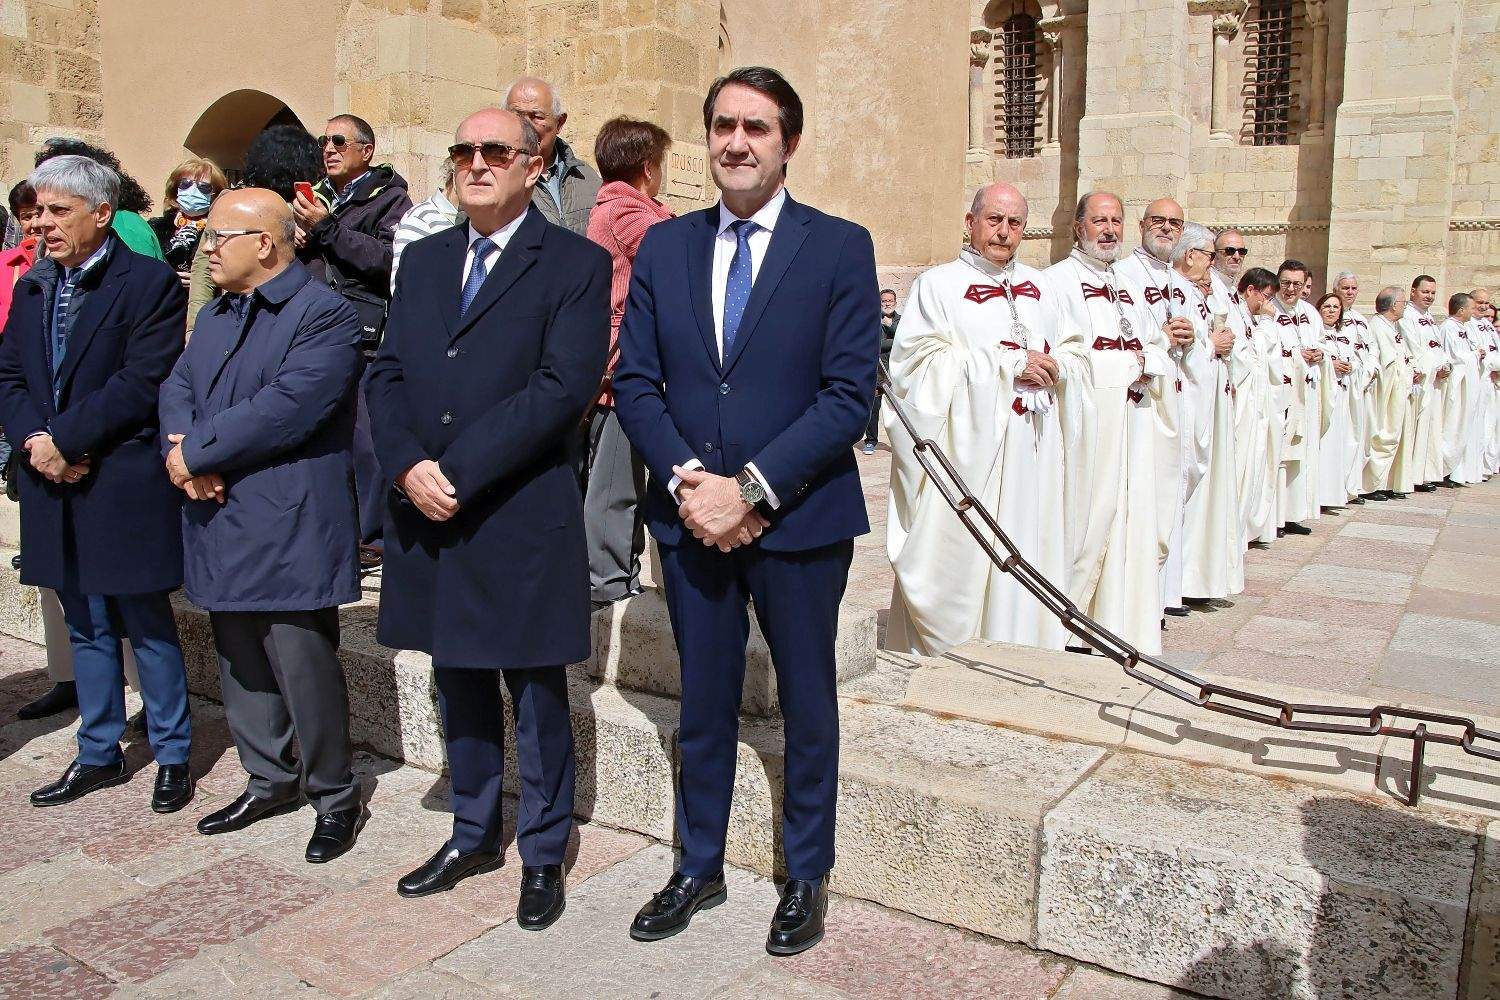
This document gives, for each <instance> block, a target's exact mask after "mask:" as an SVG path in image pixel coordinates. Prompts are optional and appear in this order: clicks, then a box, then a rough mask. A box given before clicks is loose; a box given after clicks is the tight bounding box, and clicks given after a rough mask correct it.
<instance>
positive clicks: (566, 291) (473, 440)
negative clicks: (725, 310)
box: [366, 209, 610, 669]
mask: <svg viewBox="0 0 1500 1000" xmlns="http://www.w3.org/2000/svg"><path fill="white" fill-rule="evenodd" d="M468 243H469V228H468V226H459V227H456V228H454V229H450V230H447V231H446V232H442V233H437V234H435V235H433V236H429V237H427V238H425V239H422V240H418V241H417V242H415V243H413V244H412V245H411V246H410V247H408V248H407V250H406V252H405V254H404V255H403V256H402V258H401V270H400V272H399V273H398V275H397V280H396V290H395V295H394V297H393V298H392V300H391V308H390V319H389V321H388V323H387V324H386V333H385V340H384V342H383V343H382V345H381V348H380V352H379V354H378V355H377V357H376V359H375V361H374V362H373V363H372V364H371V366H370V371H369V375H368V382H367V388H366V392H367V397H366V398H367V400H368V403H369V408H370V418H371V425H372V431H373V434H374V439H375V451H376V454H377V455H378V457H379V459H380V465H381V469H382V471H383V473H384V475H385V476H386V478H387V480H388V481H393V480H394V479H395V478H396V477H398V476H400V475H401V474H402V473H404V472H405V471H406V470H407V469H409V468H411V467H412V466H413V465H415V464H416V463H417V462H419V461H421V460H423V459H428V458H430V459H434V460H436V461H437V463H438V465H439V467H440V468H441V469H442V470H443V473H444V474H445V475H446V476H447V477H448V479H449V480H450V481H451V482H452V483H453V485H454V487H455V488H456V490H457V494H458V501H459V503H460V510H459V512H458V514H457V515H455V516H454V517H453V518H452V519H451V520H449V521H446V522H443V523H435V522H433V521H429V520H428V519H427V518H426V517H424V516H423V515H422V513H421V512H420V511H419V510H417V508H416V507H415V506H414V505H412V503H411V502H410V501H409V500H407V499H406V498H405V497H404V496H402V495H401V493H400V491H399V490H395V489H391V490H389V491H388V497H389V516H388V518H387V521H386V530H385V568H384V571H383V579H382V582H381V600H380V625H379V638H380V641H381V642H382V643H384V644H385V645H387V646H394V647H396V648H398V649H419V650H423V651H426V652H428V653H431V654H432V660H433V663H434V665H436V666H439V667H476V668H488V669H496V668H507V667H539V666H559V665H564V664H568V663H574V662H577V661H579V660H582V659H584V658H586V657H587V656H588V654H589V649H590V639H589V613H590V606H589V582H588V556H587V549H586V546H585V542H584V532H583V502H582V498H581V496H580V493H579V488H578V480H577V477H576V476H575V474H574V472H573V469H572V466H571V462H570V457H569V456H570V447H569V440H570V439H571V438H572V437H573V436H574V434H575V433H576V431H577V428H578V424H579V420H580V419H581V418H582V416H583V414H584V412H585V410H586V409H587V408H588V406H589V404H590V402H591V401H592V399H593V398H594V397H595V396H596V395H597V394H598V389H599V379H600V377H601V376H602V375H603V373H604V362H605V357H606V355H607V353H608V350H609V316H610V309H609V284H610V259H609V255H608V254H607V253H606V252H605V251H604V250H603V249H601V248H600V247H598V246H596V245H595V244H593V243H591V242H589V241H588V240H586V239H584V238H583V237H581V236H577V235H575V234H573V233H571V232H569V231H567V230H565V229H562V228H560V227H558V226H554V225H552V224H551V223H548V222H547V221H546V220H545V219H544V218H543V217H542V215H541V213H540V212H538V211H536V210H535V209H528V211H527V214H526V217H525V218H524V220H523V221H522V222H521V224H520V225H519V227H518V228H517V229H516V231H515V232H514V234H513V235H512V236H511V238H510V240H509V242H508V243H507V244H506V246H505V249H504V251H503V252H502V253H501V254H500V257H499V259H498V260H496V262H495V264H494V266H493V267H492V269H491V270H490V272H489V276H488V277H487V278H486V279H485V282H484V285H483V286H482V287H481V289H480V291H479V293H478V296H477V297H476V298H475V300H474V302H473V304H472V305H471V306H470V307H469V310H468V312H467V313H466V314H465V315H464V316H463V318H462V319H460V318H459V299H460V290H461V288H462V285H463V280H464V264H465V256H466V254H467V252H468Z"/></svg>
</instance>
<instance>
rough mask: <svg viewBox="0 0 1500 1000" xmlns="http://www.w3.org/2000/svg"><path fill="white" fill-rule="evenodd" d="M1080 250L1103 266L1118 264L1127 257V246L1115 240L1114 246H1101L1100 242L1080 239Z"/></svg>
mask: <svg viewBox="0 0 1500 1000" xmlns="http://www.w3.org/2000/svg"><path fill="white" fill-rule="evenodd" d="M1078 249H1080V250H1082V251H1083V252H1084V254H1085V255H1086V256H1088V257H1091V258H1093V259H1094V260H1096V261H1098V262H1099V263H1101V264H1117V263H1119V262H1120V260H1121V259H1122V258H1124V256H1125V252H1126V251H1125V244H1123V243H1121V242H1120V241H1119V240H1115V242H1114V245H1113V246H1108V247H1104V246H1100V245H1099V241H1098V240H1087V239H1080V240H1079V241H1078Z"/></svg>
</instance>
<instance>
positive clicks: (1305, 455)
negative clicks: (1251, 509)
mask: <svg viewBox="0 0 1500 1000" xmlns="http://www.w3.org/2000/svg"><path fill="white" fill-rule="evenodd" d="M1271 302H1272V307H1273V308H1274V310H1275V317H1274V318H1275V322H1276V326H1277V331H1278V335H1279V337H1280V340H1281V357H1282V362H1283V364H1284V365H1285V367H1286V371H1285V373H1284V374H1283V378H1284V379H1286V380H1288V381H1287V382H1286V384H1289V385H1291V386H1292V388H1293V390H1294V392H1295V393H1296V399H1297V406H1296V411H1297V414H1296V427H1295V431H1294V437H1293V439H1292V441H1291V444H1290V447H1289V448H1288V449H1287V456H1288V457H1287V461H1286V463H1285V466H1286V489H1285V493H1284V497H1283V504H1282V514H1281V516H1282V518H1283V523H1290V522H1294V521H1295V522H1302V521H1314V520H1317V519H1318V518H1320V517H1322V516H1323V512H1322V509H1321V508H1320V507H1319V505H1318V468H1319V451H1318V446H1319V443H1320V442H1321V439H1322V437H1323V399H1322V370H1321V368H1320V366H1319V365H1310V364H1308V363H1307V360H1306V358H1304V357H1303V354H1302V352H1303V350H1305V349H1307V348H1317V347H1322V346H1323V345H1322V339H1321V338H1322V330H1323V320H1322V319H1321V318H1320V317H1319V316H1318V313H1317V310H1315V309H1314V308H1313V307H1312V305H1311V304H1309V303H1308V302H1306V301H1304V300H1302V299H1298V300H1297V301H1296V302H1295V303H1294V304H1292V305H1291V306H1288V305H1287V304H1286V303H1285V302H1282V301H1281V299H1280V297H1274V298H1272V300H1271Z"/></svg>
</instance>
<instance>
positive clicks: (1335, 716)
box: [876, 364, 1500, 805]
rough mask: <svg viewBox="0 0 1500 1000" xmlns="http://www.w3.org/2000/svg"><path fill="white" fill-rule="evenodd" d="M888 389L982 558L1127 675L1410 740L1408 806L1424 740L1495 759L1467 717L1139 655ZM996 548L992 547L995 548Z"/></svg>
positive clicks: (1295, 723) (1210, 701)
mask: <svg viewBox="0 0 1500 1000" xmlns="http://www.w3.org/2000/svg"><path fill="white" fill-rule="evenodd" d="M890 384H891V380H890V374H889V373H888V372H887V371H886V367H885V365H884V364H881V365H880V369H879V378H878V385H877V387H876V391H877V392H879V393H880V394H881V395H882V396H883V397H884V399H885V405H887V406H889V407H890V408H891V410H892V412H894V413H895V414H896V419H898V420H899V421H901V426H902V427H904V428H905V429H906V434H907V437H909V438H910V439H911V440H912V442H913V450H914V452H915V455H916V459H917V462H918V463H919V464H920V465H921V466H922V469H923V471H924V472H926V473H927V476H928V478H929V479H931V480H932V483H933V485H934V486H936V487H937V489H938V492H939V493H941V494H942V495H943V499H944V500H946V501H947V502H948V506H949V507H951V508H953V512H954V514H956V515H957V516H958V519H959V522H960V523H962V524H963V526H964V527H965V528H966V529H967V530H968V532H969V534H970V535H972V536H973V537H974V541H975V542H976V543H978V545H979V547H980V548H981V549H982V550H984V553H985V555H987V556H988V557H989V559H990V561H991V562H993V563H994V564H995V565H996V566H997V567H999V568H1000V569H1001V570H1002V571H1004V572H1006V573H1009V574H1010V575H1011V576H1012V577H1014V578H1015V580H1016V582H1017V583H1019V584H1020V585H1021V586H1022V587H1024V588H1026V590H1027V592H1029V593H1030V594H1031V595H1032V596H1033V597H1035V598H1036V599H1037V600H1038V601H1040V602H1041V603H1042V605H1043V607H1045V608H1046V609H1047V610H1048V611H1049V612H1051V613H1052V614H1053V615H1054V616H1055V617H1056V618H1057V619H1058V620H1059V621H1061V622H1062V624H1063V627H1064V628H1066V629H1067V630H1068V631H1069V632H1071V633H1072V634H1073V635H1075V636H1077V637H1078V638H1079V639H1081V640H1082V641H1083V642H1085V643H1087V644H1088V645H1089V646H1090V647H1091V648H1092V649H1094V650H1095V651H1097V652H1099V653H1101V654H1103V655H1104V656H1107V657H1108V658H1109V659H1111V660H1113V661H1114V662H1115V663H1117V664H1119V665H1120V666H1121V667H1122V668H1124V670H1125V673H1126V674H1127V675H1128V676H1130V677H1132V678H1134V679H1135V680H1137V681H1140V682H1141V683H1142V684H1146V685H1148V686H1150V687H1153V688H1155V689H1156V690H1158V691H1161V692H1164V693H1165V694H1168V695H1171V696H1172V697H1173V698H1176V699H1178V700H1179V701H1184V702H1187V703H1188V704H1190V705H1197V706H1198V707H1199V708H1205V709H1207V710H1209V711H1210V712H1218V713H1220V714H1222V715H1231V716H1234V717H1236V718H1240V719H1245V720H1248V721H1250V722H1258V723H1261V724H1262V725H1267V726H1273V727H1275V728H1277V729H1287V730H1294V731H1297V732H1307V733H1332V734H1338V735H1345V736H1392V737H1396V738H1398V739H1406V740H1411V742H1412V753H1411V772H1410V777H1409V780H1408V784H1407V789H1408V791H1407V797H1406V802H1407V805H1416V803H1417V799H1418V797H1419V796H1420V794H1421V782H1420V780H1419V779H1420V778H1421V775H1422V766H1423V757H1424V755H1425V753H1426V748H1427V744H1429V743H1440V744H1443V745H1445V746H1454V747H1458V748H1459V749H1461V750H1463V752H1464V753H1466V754H1470V755H1471V756H1475V757H1482V758H1484V759H1485V760H1492V761H1500V733H1495V732H1490V731H1488V730H1485V729H1480V728H1479V727H1478V726H1477V725H1475V723H1474V720H1473V719H1468V718H1465V717H1463V716H1459V715H1447V714H1444V713H1442V712H1434V711H1429V710H1427V709H1421V708H1402V707H1399V706H1396V705H1375V706H1373V707H1370V708H1350V707H1346V706H1341V705H1299V704H1296V703H1295V702H1289V701H1285V700H1283V699H1280V698H1273V697H1271V696H1269V695H1264V694H1259V693H1257V692H1255V691H1251V690H1247V689H1244V688H1234V687H1229V686H1228V685H1225V684H1218V683H1215V682H1213V681H1209V680H1205V679H1204V678H1202V677H1199V676H1198V675H1197V674H1195V673H1193V672H1192V671H1189V670H1184V669H1182V668H1181V667H1174V666H1173V665H1172V664H1170V663H1167V662H1165V661H1163V660H1161V659H1159V658H1157V657H1155V656H1150V655H1148V654H1146V653H1142V652H1141V651H1140V650H1138V649H1136V648H1135V647H1134V646H1132V645H1131V644H1130V643H1128V642H1126V641H1125V640H1124V639H1122V638H1120V637H1119V636H1117V635H1115V634H1114V633H1113V632H1111V631H1109V630H1108V629H1106V628H1105V627H1104V626H1102V625H1100V624H1099V623H1098V622H1096V621H1094V620H1093V619H1092V618H1090V617H1089V616H1088V615H1086V614H1084V613H1083V612H1082V611H1080V610H1079V609H1078V606H1077V605H1076V604H1074V603H1073V601H1072V600H1071V599H1070V598H1069V597H1068V595H1067V594H1065V593H1063V592H1062V591H1061V590H1059V589H1058V588H1057V586H1056V584H1054V583H1053V582H1052V581H1051V580H1049V579H1047V578H1046V577H1045V576H1043V575H1042V574H1041V572H1039V571H1038V570H1037V568H1036V567H1035V566H1033V565H1032V564H1031V563H1029V562H1027V561H1026V558H1025V557H1024V556H1022V555H1021V553H1020V552H1019V551H1017V549H1016V546H1015V545H1014V544H1013V543H1012V542H1011V540H1010V538H1009V537H1008V536H1007V535H1006V534H1005V532H1004V531H1002V530H1001V528H1000V524H999V522H997V521H996V520H995V517H994V515H993V514H991V513H990V512H989V511H988V510H986V509H985V507H984V504H982V503H981V502H980V501H979V499H978V498H977V497H975V496H974V494H973V493H972V492H970V490H969V487H968V485H967V484H966V483H965V482H964V480H963V476H961V475H960V474H959V472H958V469H956V468H954V465H953V462H952V461H951V460H950V459H949V458H948V456H947V455H945V454H944V453H943V450H942V449H941V448H939V447H938V446H937V443H936V442H935V441H933V440H931V439H930V438H923V437H919V436H918V435H917V430H916V428H915V427H914V426H913V425H912V422H911V418H910V417H908V416H907V413H906V408H905V407H904V406H903V404H902V403H901V401H900V400H898V399H896V398H895V397H894V396H893V395H892V394H891V392H890ZM997 544H998V546H999V548H996V545H997ZM1001 550H1003V552H1004V554H1002V551H1001Z"/></svg>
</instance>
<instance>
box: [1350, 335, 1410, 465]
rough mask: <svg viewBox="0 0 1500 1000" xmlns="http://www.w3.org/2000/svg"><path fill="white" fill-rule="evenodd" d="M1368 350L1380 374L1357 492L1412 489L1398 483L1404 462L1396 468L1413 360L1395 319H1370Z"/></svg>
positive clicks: (1375, 390)
mask: <svg viewBox="0 0 1500 1000" xmlns="http://www.w3.org/2000/svg"><path fill="white" fill-rule="evenodd" d="M1370 340H1371V342H1372V343H1371V349H1370V354H1371V356H1372V357H1373V359H1374V363H1375V365H1376V367H1377V370H1378V373H1379V377H1378V381H1377V383H1376V386H1375V389H1374V397H1373V401H1372V405H1371V411H1372V412H1371V416H1370V426H1369V431H1368V436H1369V442H1370V445H1369V458H1368V460H1367V461H1366V462H1365V468H1364V475H1363V477H1362V480H1361V484H1360V492H1362V493H1374V492H1375V491H1376V490H1400V491H1401V492H1403V493H1404V492H1406V491H1408V490H1410V489H1411V485H1410V484H1409V483H1408V484H1407V485H1406V486H1405V487H1403V486H1401V485H1399V483H1400V480H1401V479H1402V478H1404V475H1403V474H1404V472H1405V468H1404V464H1403V466H1402V468H1400V469H1398V468H1397V462H1396V459H1397V456H1398V455H1399V453H1400V447H1401V438H1402V434H1403V432H1404V430H1405V427H1406V417H1407V411H1408V410H1409V409H1410V400H1411V378H1412V370H1413V369H1412V364H1411V356H1410V355H1409V354H1408V353H1407V350H1406V338H1405V336H1404V335H1403V334H1402V333H1401V331H1400V330H1398V329H1396V326H1395V324H1394V323H1392V322H1391V321H1390V320H1388V319H1386V318H1385V317H1384V316H1379V315H1377V316H1374V317H1372V318H1371V319H1370Z"/></svg>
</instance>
